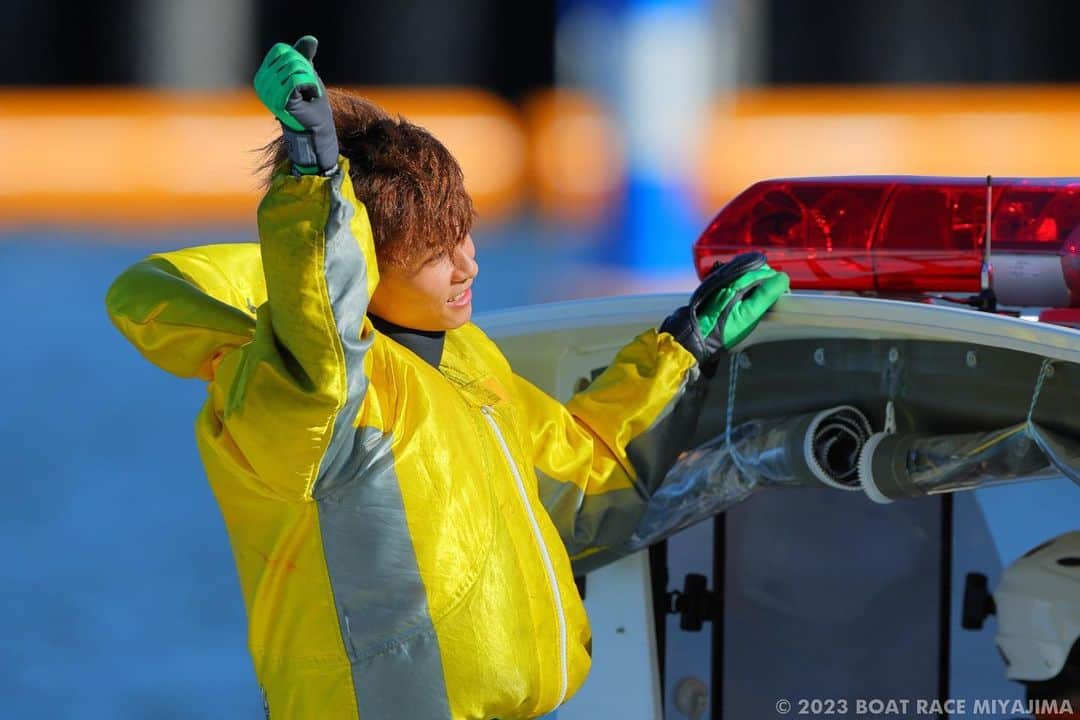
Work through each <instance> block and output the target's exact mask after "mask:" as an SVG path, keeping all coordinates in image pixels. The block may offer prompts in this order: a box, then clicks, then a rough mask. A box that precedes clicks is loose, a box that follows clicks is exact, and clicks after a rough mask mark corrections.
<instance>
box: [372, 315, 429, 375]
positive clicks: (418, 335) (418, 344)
mask: <svg viewBox="0 0 1080 720" xmlns="http://www.w3.org/2000/svg"><path fill="white" fill-rule="evenodd" d="M368 317H369V318H371V324H372V325H374V326H375V330H377V331H378V332H381V333H382V334H383V335H386V336H387V337H388V338H390V339H391V340H394V341H395V342H397V343H400V344H401V345H404V346H405V347H407V348H408V349H409V350H412V351H413V352H414V353H415V354H416V355H417V356H418V357H419V358H420V359H421V360H423V361H424V362H426V363H427V364H428V365H431V366H432V367H433V368H435V369H436V370H437V369H438V368H439V363H440V362H442V354H443V345H444V344H445V343H446V332H445V331H442V330H413V329H412V328H407V327H402V326H401V325H396V324H394V323H392V322H390V321H389V320H383V319H382V318H381V317H379V316H378V315H372V314H371V313H368Z"/></svg>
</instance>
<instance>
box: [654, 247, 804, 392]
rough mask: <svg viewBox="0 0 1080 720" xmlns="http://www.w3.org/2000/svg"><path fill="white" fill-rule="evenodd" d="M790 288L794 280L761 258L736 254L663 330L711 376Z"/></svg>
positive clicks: (753, 253) (716, 268)
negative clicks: (724, 355) (727, 354)
mask: <svg viewBox="0 0 1080 720" xmlns="http://www.w3.org/2000/svg"><path fill="white" fill-rule="evenodd" d="M788 285H789V280H788V276H787V275H786V274H785V273H779V272H776V271H775V270H773V269H772V268H770V267H769V266H768V265H766V264H765V256H764V255H762V254H761V253H759V252H749V253H743V254H741V255H736V256H735V257H734V258H732V259H731V261H730V262H728V263H725V264H723V265H721V264H719V263H718V264H717V265H716V267H714V268H713V269H712V271H711V272H710V273H709V274H708V275H706V276H705V279H704V280H703V281H702V283H701V285H700V286H699V287H698V289H697V290H695V291H694V294H693V295H692V296H691V297H690V302H689V304H687V305H685V306H683V307H681V308H679V309H678V310H676V311H675V312H674V313H672V314H671V315H670V316H669V317H668V318H667V320H665V321H664V324H663V325H661V326H660V331H661V332H668V333H671V335H672V336H674V338H675V339H676V340H677V341H679V343H681V344H682V346H683V347H685V348H686V349H687V350H689V351H690V353H691V354H693V356H694V357H695V358H697V360H698V363H699V364H700V365H701V366H702V369H703V370H705V371H706V372H707V373H710V374H711V373H712V372H713V371H715V369H716V363H717V361H718V360H719V359H720V357H722V356H723V354H724V353H725V352H726V351H728V350H730V349H731V348H733V347H735V346H736V345H738V344H739V343H740V342H742V341H743V340H744V339H745V338H746V336H747V335H749V334H750V333H751V332H752V331H753V329H754V328H755V327H757V324H758V322H759V321H760V320H761V318H762V316H763V315H765V313H766V312H768V310H769V308H771V307H772V306H773V303H775V302H776V299H777V298H779V297H780V296H781V295H783V294H784V293H785V292H787V290H788Z"/></svg>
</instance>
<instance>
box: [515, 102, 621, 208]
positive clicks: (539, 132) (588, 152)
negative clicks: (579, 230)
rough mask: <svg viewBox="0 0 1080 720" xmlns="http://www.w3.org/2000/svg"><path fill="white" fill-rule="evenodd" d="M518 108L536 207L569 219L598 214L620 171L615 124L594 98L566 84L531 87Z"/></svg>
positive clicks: (613, 195)
mask: <svg viewBox="0 0 1080 720" xmlns="http://www.w3.org/2000/svg"><path fill="white" fill-rule="evenodd" d="M523 112H524V117H525V127H526V130H527V134H528V144H529V171H530V173H529V181H530V190H531V191H532V194H533V198H534V200H535V201H536V204H537V208H538V209H539V210H540V212H542V213H544V214H546V215H553V216H556V217H560V218H563V219H566V220H570V221H578V222H583V221H589V220H595V219H596V218H598V217H599V216H600V215H601V214H602V213H604V212H605V211H606V210H608V209H609V208H610V207H611V206H612V204H613V203H614V202H615V201H616V200H617V198H618V194H619V192H620V191H621V187H622V182H623V178H624V176H625V172H626V168H625V166H624V164H623V158H624V157H625V151H624V147H623V140H622V137H621V134H620V133H619V129H618V127H617V126H616V125H615V123H614V122H613V120H612V119H611V118H610V117H609V116H608V115H607V114H606V113H605V112H604V109H603V108H602V106H601V105H600V103H598V102H597V101H596V100H594V99H593V98H591V97H589V96H587V95H584V94H582V93H577V92H572V91H566V90H543V91H540V92H537V93H534V94H533V95H532V96H531V97H530V98H529V99H528V100H527V101H526V102H525V104H524V106H523Z"/></svg>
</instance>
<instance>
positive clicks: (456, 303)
mask: <svg viewBox="0 0 1080 720" xmlns="http://www.w3.org/2000/svg"><path fill="white" fill-rule="evenodd" d="M470 302H472V286H469V287H467V288H465V289H464V290H462V291H461V292H459V293H458V294H457V295H455V296H454V297H452V298H450V299H449V300H447V301H446V304H447V305H450V306H451V307H464V306H465V305H468V304H469V303H470Z"/></svg>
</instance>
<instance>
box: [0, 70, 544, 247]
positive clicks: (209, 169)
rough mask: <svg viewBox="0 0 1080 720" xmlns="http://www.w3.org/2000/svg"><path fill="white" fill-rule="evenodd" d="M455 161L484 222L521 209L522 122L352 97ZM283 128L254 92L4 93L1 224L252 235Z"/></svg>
mask: <svg viewBox="0 0 1080 720" xmlns="http://www.w3.org/2000/svg"><path fill="white" fill-rule="evenodd" d="M357 92H360V93H361V94H363V95H365V96H367V97H369V98H371V99H372V100H374V101H375V102H377V103H379V104H380V105H382V106H383V107H385V108H386V109H387V110H388V111H390V112H392V113H396V114H401V115H403V116H405V117H406V118H408V119H409V120H410V121H411V122H414V123H416V124H418V125H421V126H423V127H426V128H428V129H429V130H431V132H432V133H434V134H435V135H436V136H437V137H439V138H440V139H441V140H442V141H443V142H444V143H445V144H446V145H447V147H448V148H449V149H450V151H451V152H453V153H454V155H455V156H456V157H457V158H458V160H459V162H460V163H461V166H462V170H463V172H464V174H465V182H466V185H467V187H468V188H469V190H470V192H471V193H472V195H473V198H474V200H475V202H476V206H477V209H478V211H479V213H480V215H481V216H482V217H497V216H499V215H502V214H505V213H506V212H509V211H510V210H511V209H512V208H513V207H515V205H516V203H517V202H518V201H519V199H520V196H521V193H522V189H523V183H524V177H525V162H526V144H525V137H524V132H523V130H522V127H521V123H520V120H519V117H518V115H517V113H516V111H515V110H514V109H513V107H512V106H510V105H508V104H506V103H504V102H503V101H501V100H499V99H498V98H497V97H496V96H494V95H491V94H489V93H485V92H482V91H475V90H442V89H440V90H386V89H357ZM277 132H278V130H277V125H276V123H275V122H274V120H273V119H272V118H271V117H270V116H269V114H268V113H267V112H266V111H265V110H264V109H263V108H262V106H261V105H260V104H259V103H258V101H257V100H256V99H255V97H254V94H253V93H249V92H236V91H233V92H226V93H181V92H170V93H160V92H152V91H139V90H62V91H56V90H20V91H4V92H2V93H0V153H2V155H0V156H2V157H3V158H4V160H5V167H6V171H5V172H4V173H2V174H0V223H2V224H3V225H6V226H10V225H13V224H29V223H67V224H71V223H80V224H84V223H95V224H116V223H137V224H143V223H150V222H153V223H160V224H209V223H221V222H226V223H232V222H238V223H251V222H252V221H253V219H254V212H255V206H256V204H257V203H258V198H259V184H260V179H259V178H258V177H256V176H255V174H254V173H255V169H256V168H257V166H258V164H259V153H258V152H257V150H258V148H259V147H261V146H262V145H264V144H266V143H267V142H268V141H269V140H270V139H271V138H272V137H273V136H274V135H275V134H276V133H277Z"/></svg>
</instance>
